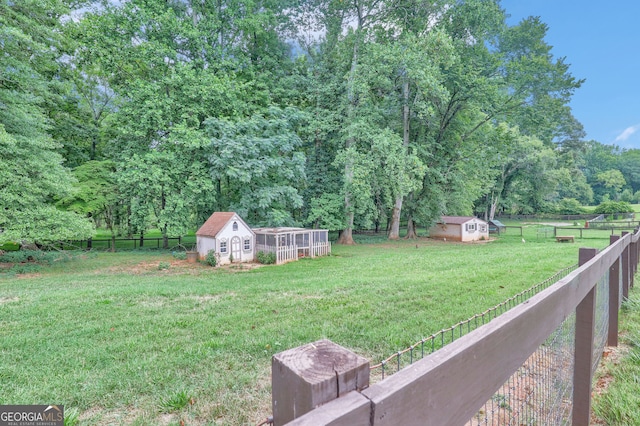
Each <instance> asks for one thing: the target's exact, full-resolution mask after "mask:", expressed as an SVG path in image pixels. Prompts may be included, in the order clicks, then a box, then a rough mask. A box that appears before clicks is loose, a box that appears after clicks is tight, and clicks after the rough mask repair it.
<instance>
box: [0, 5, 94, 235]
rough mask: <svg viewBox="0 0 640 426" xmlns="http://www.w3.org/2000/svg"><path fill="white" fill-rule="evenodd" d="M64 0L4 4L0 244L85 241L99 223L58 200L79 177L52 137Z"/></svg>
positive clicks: (0, 19) (0, 18) (0, 30)
mask: <svg viewBox="0 0 640 426" xmlns="http://www.w3.org/2000/svg"><path fill="white" fill-rule="evenodd" d="M67 12H68V8H66V7H65V5H64V3H63V2H61V1H54V0H51V1H47V2H44V3H43V2H39V1H30V0H26V1H21V2H1V3H0V45H1V46H2V51H3V54H2V55H0V105H2V106H1V107H0V199H2V204H3V205H2V208H0V240H1V241H7V240H15V241H22V242H26V243H31V242H40V243H43V242H49V241H56V240H60V239H71V238H85V237H87V236H89V235H90V234H91V230H92V228H91V224H90V223H89V222H88V221H86V220H83V219H82V218H81V217H80V216H77V215H75V214H73V213H68V212H63V211H60V210H58V209H57V208H56V207H55V206H54V203H55V201H56V200H57V199H58V198H59V197H63V196H64V195H66V194H67V193H68V192H69V191H70V189H71V183H72V176H71V174H70V172H69V170H67V169H66V168H65V167H64V166H63V158H62V157H61V156H60V154H59V153H58V150H59V148H60V145H59V144H58V143H56V142H55V141H54V140H53V139H52V138H51V135H50V130H51V126H52V122H51V120H50V117H49V114H48V111H49V110H50V109H51V107H52V105H53V104H55V103H56V102H57V100H58V99H59V98H58V94H59V93H58V92H59V87H58V83H59V75H60V73H59V69H60V66H59V63H58V62H57V57H58V55H60V54H61V51H62V42H61V38H60V17H61V16H62V15H63V14H65V13H67Z"/></svg>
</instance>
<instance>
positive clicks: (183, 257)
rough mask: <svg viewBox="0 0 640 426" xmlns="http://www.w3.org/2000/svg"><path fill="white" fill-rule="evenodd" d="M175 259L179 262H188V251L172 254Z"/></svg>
mask: <svg viewBox="0 0 640 426" xmlns="http://www.w3.org/2000/svg"><path fill="white" fill-rule="evenodd" d="M171 255H172V256H173V258H174V259H178V260H187V252H186V251H174V252H173V253H171Z"/></svg>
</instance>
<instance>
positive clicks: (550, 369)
mask: <svg viewBox="0 0 640 426" xmlns="http://www.w3.org/2000/svg"><path fill="white" fill-rule="evenodd" d="M574 339H575V314H573V315H570V316H569V317H568V318H567V319H566V320H565V321H564V322H563V323H562V324H561V325H560V326H559V327H558V328H557V329H556V330H555V331H554V332H553V333H552V334H551V335H550V336H549V338H547V340H546V341H545V342H544V344H542V345H541V346H540V347H539V348H538V350H536V351H535V352H534V353H533V354H532V355H531V356H530V357H529V359H528V360H527V361H526V362H525V363H524V364H523V365H522V366H521V367H520V368H519V369H518V370H517V371H516V372H515V373H514V374H513V375H512V376H511V377H510V378H509V379H508V380H507V381H506V382H505V384H504V385H502V387H501V388H500V389H499V390H498V391H497V392H496V393H495V394H494V396H493V397H492V398H491V399H490V400H489V401H487V402H486V403H485V404H484V406H483V407H482V408H481V409H480V410H479V411H478V413H477V414H476V415H475V416H474V417H473V418H472V419H471V420H469V421H468V422H467V423H466V426H476V425H478V426H479V425H493V426H497V425H532V426H533V425H541V424H545V425H552V424H553V425H563V424H569V423H571V394H572V391H573V362H574V361H573V360H574V356H573V355H574V354H573V351H574Z"/></svg>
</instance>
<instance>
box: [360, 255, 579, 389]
mask: <svg viewBox="0 0 640 426" xmlns="http://www.w3.org/2000/svg"><path fill="white" fill-rule="evenodd" d="M577 267H578V265H577V264H576V265H572V266H569V267H567V268H565V269H562V270H561V271H559V272H557V273H556V274H554V275H553V276H551V277H549V278H547V279H546V280H544V281H542V282H540V283H538V284H536V285H534V286H532V287H530V288H528V289H526V290H524V291H522V292H520V293H518V294H516V295H515V296H512V297H510V298H509V299H507V300H505V301H504V302H502V303H500V304H498V305H496V306H494V307H492V308H490V309H487V310H486V311H484V312H482V313H479V314H476V315H474V316H472V317H470V318H468V319H466V320H464V321H461V322H459V323H457V324H454V325H452V326H451V327H449V328H446V329H443V330H440V331H438V332H437V333H434V334H432V335H430V336H429V337H425V338H422V339H421V340H420V341H418V342H416V343H415V344H413V345H411V346H409V347H408V348H406V349H403V350H401V351H398V352H396V353H394V354H393V355H391V356H389V357H387V358H385V359H384V360H382V361H381V362H380V363H378V364H375V365H373V366H371V378H370V382H371V383H374V382H376V381H379V380H382V379H384V378H385V377H387V376H388V375H390V374H393V373H396V372H398V371H400V370H401V369H402V368H403V367H406V366H407V365H410V364H412V363H414V362H415V361H418V360H420V359H422V358H424V357H425V356H426V355H429V354H431V353H433V352H435V351H437V350H438V349H440V348H442V347H444V346H446V345H448V344H449V343H451V342H453V341H455V340H457V339H459V338H460V337H462V336H464V335H466V334H468V333H470V332H471V331H473V330H475V329H476V328H478V327H480V326H482V325H484V324H486V323H488V322H489V321H491V320H492V319H494V318H497V317H498V316H499V315H501V314H503V313H504V312H506V311H508V310H509V309H511V308H513V307H515V306H517V305H519V304H520V303H522V302H524V301H525V300H527V299H529V298H531V297H532V296H534V295H536V294H538V293H539V292H541V291H542V290H544V289H546V288H547V287H549V286H550V285H552V284H554V283H555V282H557V281H558V280H560V279H562V278H564V277H566V276H567V275H568V274H569V273H571V272H572V271H573V270H575V269H576V268H577Z"/></svg>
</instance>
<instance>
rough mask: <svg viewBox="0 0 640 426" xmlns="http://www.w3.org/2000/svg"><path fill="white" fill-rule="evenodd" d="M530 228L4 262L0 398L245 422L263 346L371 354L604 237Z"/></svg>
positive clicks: (93, 410)
mask: <svg viewBox="0 0 640 426" xmlns="http://www.w3.org/2000/svg"><path fill="white" fill-rule="evenodd" d="M541 226H543V227H544V226H545V225H540V224H525V225H524V228H523V236H520V234H519V230H518V229H509V230H508V232H507V234H505V235H503V236H501V237H500V238H499V239H498V240H497V241H491V242H484V243H477V244H459V243H444V242H439V241H432V240H428V239H420V240H417V241H398V242H387V241H385V240H384V238H382V237H378V236H358V238H359V240H360V242H361V244H359V245H357V246H353V247H344V246H334V247H333V255H332V256H329V257H324V258H316V259H304V260H301V261H298V262H294V263H289V264H286V265H282V266H264V267H256V268H247V267H243V266H238V265H233V266H232V267H228V268H217V269H212V268H209V267H206V266H204V265H200V264H195V265H194V264H188V263H186V262H185V261H178V260H175V259H173V258H172V256H171V254H170V253H167V252H162V251H155V252H154V251H138V252H136V251H134V252H117V253H97V254H89V255H87V256H85V257H84V258H83V259H76V260H72V261H69V262H65V263H56V264H54V265H53V266H50V267H47V268H46V269H43V270H41V271H40V272H37V273H34V274H27V275H22V276H10V275H7V274H5V275H4V276H3V275H0V353H1V354H2V360H3V361H2V364H0V383H2V392H1V393H0V404H31V403H40V404H49V403H58V404H64V405H65V410H67V412H71V413H77V417H78V418H79V420H80V421H81V423H82V424H100V425H102V424H136V425H155V424H179V423H180V421H184V422H185V423H186V424H225V425H226V424H230V425H237V424H255V423H257V422H258V421H259V420H261V419H263V418H264V417H265V416H267V415H268V414H270V413H271V407H270V363H271V356H272V355H273V354H275V353H277V352H280V351H282V350H285V349H289V348H292V347H296V346H299V345H302V344H305V343H309V342H312V341H315V340H318V339H322V338H328V339H331V340H333V341H334V342H336V343H338V344H341V345H343V346H345V347H348V348H350V349H351V350H353V351H354V352H356V353H358V354H360V355H362V356H365V357H367V358H369V359H371V360H372V362H374V363H375V362H378V361H379V360H381V359H382V358H384V357H386V356H388V355H390V354H391V353H393V352H395V351H397V350H399V349H403V348H405V347H407V346H408V345H410V344H412V343H414V342H415V341H417V340H419V339H420V338H422V337H424V336H427V335H429V334H431V333H432V332H435V331H438V330H440V329H442V328H445V327H448V326H449V325H451V324H453V323H455V322H457V321H459V320H462V319H466V318H468V317H469V316H471V315H473V314H475V313H477V312H481V311H483V310H485V309H487V308H489V307H491V306H494V305H496V304H497V303H499V302H501V301H503V300H505V299H506V298H508V297H510V296H512V295H514V294H515V293H518V292H519V291H521V290H523V289H525V288H528V287H530V286H532V285H533V284H536V283H538V282H540V281H542V280H544V279H545V278H547V277H549V276H550V275H552V274H553V273H555V272H556V271H558V270H560V269H562V268H564V267H566V266H569V265H572V264H574V263H576V262H577V258H578V248H579V247H581V246H589V247H597V248H601V247H604V246H606V245H607V244H608V235H609V234H610V232H606V231H602V232H601V231H593V233H590V234H589V235H590V237H589V238H586V237H585V238H584V239H583V240H577V242H576V243H575V244H571V243H566V244H559V243H556V242H555V240H554V239H553V238H550V237H547V238H545V237H542V236H540V235H539V233H538V229H539V228H540V227H541ZM522 239H524V240H525V241H526V242H525V243H523V242H522ZM167 266H168V267H167Z"/></svg>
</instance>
